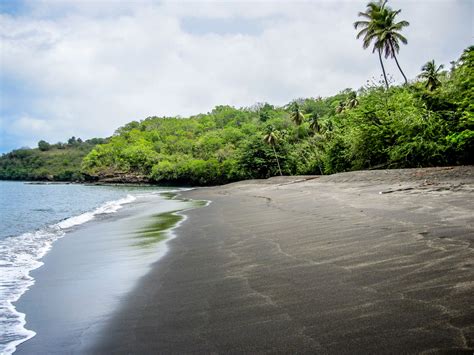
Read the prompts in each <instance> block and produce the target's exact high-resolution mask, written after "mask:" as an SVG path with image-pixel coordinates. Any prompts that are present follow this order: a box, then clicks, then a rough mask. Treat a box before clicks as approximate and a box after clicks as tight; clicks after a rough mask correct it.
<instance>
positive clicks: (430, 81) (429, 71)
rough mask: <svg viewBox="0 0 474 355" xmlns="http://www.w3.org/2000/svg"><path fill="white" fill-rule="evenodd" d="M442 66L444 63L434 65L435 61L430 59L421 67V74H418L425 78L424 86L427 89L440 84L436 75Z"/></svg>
mask: <svg viewBox="0 0 474 355" xmlns="http://www.w3.org/2000/svg"><path fill="white" fill-rule="evenodd" d="M443 68H444V65H442V64H441V65H439V66H438V67H436V63H435V61H434V59H433V60H430V61H429V62H427V63H426V64H425V65H423V66H422V67H421V70H422V72H421V74H420V75H418V76H419V77H420V78H423V79H426V83H425V86H426V88H427V89H428V90H429V91H433V90H435V89H436V88H437V87H439V86H441V81H439V79H438V76H439V74H440V71H441V69H443Z"/></svg>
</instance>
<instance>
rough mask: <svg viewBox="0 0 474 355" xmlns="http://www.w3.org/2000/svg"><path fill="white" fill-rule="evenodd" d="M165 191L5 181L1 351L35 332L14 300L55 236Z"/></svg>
mask: <svg viewBox="0 0 474 355" xmlns="http://www.w3.org/2000/svg"><path fill="white" fill-rule="evenodd" d="M160 191H163V189H160V190H157V189H156V188H151V189H150V188H136V187H115V186H86V185H78V184H31V183H24V182H10V181H0V354H10V353H12V352H14V351H15V349H16V347H17V346H18V344H20V343H22V342H24V341H26V340H28V339H30V338H32V337H33V336H35V331H34V330H32V329H28V326H27V325H25V323H26V321H25V316H26V318H27V316H28V315H25V314H23V313H21V312H19V311H18V310H17V309H16V308H15V302H17V301H18V300H19V298H20V297H21V296H22V295H23V294H24V293H25V292H26V291H27V290H28V289H29V288H30V287H31V286H32V285H33V284H34V283H35V279H34V277H33V276H31V272H32V271H33V270H35V269H37V268H39V267H40V266H42V265H43V263H42V261H41V260H42V258H43V257H44V256H45V255H46V254H47V253H48V251H49V250H50V249H51V248H52V247H54V246H53V244H54V242H55V241H57V240H58V239H60V238H62V237H67V235H68V233H70V232H69V231H71V230H73V229H74V228H76V229H77V228H80V227H81V226H82V225H84V224H85V223H87V222H90V221H92V220H94V219H98V218H101V217H103V216H105V215H112V214H115V213H117V212H118V211H119V210H120V209H122V208H123V207H125V206H127V205H132V204H134V203H137V202H138V201H140V200H141V199H142V200H143V197H144V196H149V195H150V194H153V193H158V192H160ZM160 201H162V200H160ZM174 208H176V207H174Z"/></svg>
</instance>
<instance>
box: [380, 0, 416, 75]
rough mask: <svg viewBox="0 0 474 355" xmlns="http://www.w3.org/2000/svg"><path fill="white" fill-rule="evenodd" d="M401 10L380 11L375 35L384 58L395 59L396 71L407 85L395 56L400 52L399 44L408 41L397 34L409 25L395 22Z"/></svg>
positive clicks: (384, 9) (406, 22)
mask: <svg viewBox="0 0 474 355" xmlns="http://www.w3.org/2000/svg"><path fill="white" fill-rule="evenodd" d="M401 11H402V10H392V9H391V8H389V7H384V8H383V9H382V14H381V18H380V28H379V29H378V30H377V31H376V34H377V42H379V45H378V46H379V47H380V48H382V51H383V52H384V54H385V58H388V57H391V58H393V59H395V63H397V67H398V70H400V73H402V75H403V79H405V84H408V80H407V77H406V75H405V73H404V72H403V70H402V68H401V67H400V64H399V63H398V59H397V56H396V54H398V52H399V51H400V43H399V42H401V43H403V44H407V43H408V41H407V39H406V38H405V36H403V35H402V34H400V33H399V32H400V31H401V30H403V28H404V27H407V26H409V25H410V23H409V22H408V21H404V20H402V21H400V22H396V21H395V18H396V17H397V15H398V14H399V13H400V12H401Z"/></svg>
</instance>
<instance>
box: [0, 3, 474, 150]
mask: <svg viewBox="0 0 474 355" xmlns="http://www.w3.org/2000/svg"><path fill="white" fill-rule="evenodd" d="M392 6H393V7H395V8H399V7H401V8H403V12H402V17H403V18H406V19H408V20H409V21H410V22H411V26H410V27H409V28H408V29H407V31H406V35H407V37H408V38H409V41H410V42H409V45H408V46H406V47H403V48H402V49H401V53H400V62H401V64H402V66H403V68H404V69H405V71H406V73H407V75H408V76H409V77H414V76H415V75H416V74H417V73H418V71H419V67H420V66H421V65H422V64H423V63H424V62H426V61H427V60H429V59H431V58H435V59H438V60H439V61H447V60H452V59H455V58H457V57H458V56H459V54H460V52H461V50H462V49H463V48H464V47H466V46H467V45H469V44H470V41H471V39H472V38H471V37H472V33H469V28H470V26H471V17H470V14H469V12H470V11H471V12H472V5H471V3H470V2H468V1H466V2H462V1H461V2H459V1H454V0H453V1H439V2H436V1H427V2H420V1H417V2H415V1H399V2H396V1H393V4H392ZM364 7H365V2H363V1H352V2H342V3H341V2H337V3H335V2H331V1H321V2H312V1H299V2H294V1H287V2H283V1H277V2H269V1H259V2H255V1H240V2H226V3H222V2H219V3H218V2H212V1H206V2H200V3H197V2H176V1H165V2H162V3H156V2H152V1H144V0H143V1H135V2H133V1H130V2H115V1H94V2H60V3H59V2H56V1H45V0H42V1H35V2H31V3H30V8H29V12H28V13H26V14H23V15H22V16H17V17H12V16H9V15H3V16H1V17H0V26H1V27H0V28H1V30H0V31H1V32H0V36H1V37H0V41H1V67H0V71H1V72H2V74H3V75H4V76H8V77H9V78H13V79H11V80H14V81H16V82H17V83H23V84H24V85H27V86H28V87H31V88H33V89H34V90H32V93H31V94H30V96H27V97H23V98H22V99H21V101H22V102H23V103H25V105H23V106H22V107H6V109H4V112H7V113H4V114H3V117H2V120H3V121H7V122H8V121H9V122H10V123H11V122H13V125H20V126H21V125H23V123H24V122H26V121H25V119H24V117H35V119H34V120H35V121H32V122H36V123H32V124H33V126H34V125H35V124H36V125H37V126H36V127H37V129H34V130H25V132H24V137H25V138H24V141H27V140H33V139H34V141H38V140H39V139H43V138H46V139H48V140H51V141H57V140H64V139H66V138H67V137H70V136H72V135H75V136H82V137H84V138H88V137H92V136H105V135H109V134H111V133H112V132H113V131H114V130H115V129H116V128H118V127H119V126H120V125H122V124H124V123H126V122H128V121H130V120H133V119H142V118H145V117H147V116H150V115H178V114H179V115H189V114H195V113H199V112H206V111H209V110H210V109H212V107H213V106H215V105H218V104H232V105H236V106H249V105H252V104H253V103H255V102H257V101H269V102H272V103H275V104H284V103H286V102H288V101H290V100H291V99H293V98H296V97H302V96H318V95H322V96H324V95H330V94H333V93H336V92H337V91H338V90H341V89H344V88H346V87H354V88H358V87H360V86H362V85H363V84H364V83H365V81H366V80H367V79H369V78H371V77H372V76H377V77H378V76H379V75H380V69H379V67H378V61H377V58H376V56H374V55H372V54H371V52H370V51H363V50H362V48H361V44H360V42H359V41H356V40H355V31H354V29H353V27H352V22H353V21H354V20H355V19H356V14H357V12H358V11H359V10H363V9H364ZM190 17H192V18H198V19H200V21H201V22H202V21H208V20H209V21H211V20H210V19H232V21H233V23H232V29H233V30H234V32H229V31H224V32H222V31H221V32H220V31H219V28H216V29H215V31H208V32H209V33H203V32H202V31H197V30H196V31H193V29H192V28H188V27H186V26H184V25H183V24H184V23H185V22H186V20H187V19H188V18H190ZM239 19H245V21H242V25H241V31H239V27H238V26H239ZM249 21H255V23H256V24H257V25H258V28H261V31H259V32H258V33H254V34H253V33H252V34H249V33H247V32H246V31H245V28H243V27H242V26H246V25H249V23H251V22H249ZM219 23H220V24H222V21H220V22H216V26H219ZM212 24H213V23H212V22H209V23H208V26H207V27H209V26H210V27H212ZM207 27H206V28H207ZM239 32H241V33H239ZM466 32H467V33H466ZM445 64H447V63H446V62H445ZM387 67H388V70H389V72H390V73H392V74H393V75H394V76H395V77H396V78H397V80H401V76H400V74H399V73H398V71H397V69H396V67H395V66H394V65H393V64H391V63H390V64H387ZM14 95H16V93H15V92H10V91H9V90H8V87H7V88H2V96H5V98H6V100H4V101H5V102H6V103H7V105H8V102H16V101H15V100H11V98H10V97H9V96H14ZM10 106H11V105H10ZM21 122H23V123H21ZM39 122H42V123H39ZM43 123H45V124H47V127H49V128H48V129H45V128H44V127H45V126H42V125H43ZM4 126H8V125H5V123H4ZM20 136H21V135H20ZM19 145H22V142H21V143H19Z"/></svg>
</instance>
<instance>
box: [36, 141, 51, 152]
mask: <svg viewBox="0 0 474 355" xmlns="http://www.w3.org/2000/svg"><path fill="white" fill-rule="evenodd" d="M38 148H39V150H41V151H42V152H45V151H47V150H50V149H51V144H49V143H48V142H46V141H44V140H40V141H39V142H38Z"/></svg>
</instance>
